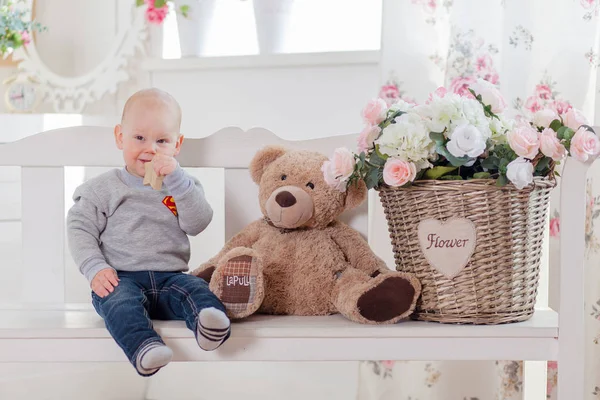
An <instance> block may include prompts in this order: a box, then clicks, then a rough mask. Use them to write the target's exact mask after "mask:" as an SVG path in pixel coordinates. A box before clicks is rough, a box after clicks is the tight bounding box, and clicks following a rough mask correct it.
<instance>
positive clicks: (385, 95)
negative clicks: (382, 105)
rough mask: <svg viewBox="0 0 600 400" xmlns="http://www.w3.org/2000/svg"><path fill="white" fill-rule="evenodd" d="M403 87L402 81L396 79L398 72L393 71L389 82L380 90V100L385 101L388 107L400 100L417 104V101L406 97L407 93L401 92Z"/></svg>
mask: <svg viewBox="0 0 600 400" xmlns="http://www.w3.org/2000/svg"><path fill="white" fill-rule="evenodd" d="M401 86H402V81H399V80H398V79H397V78H396V72H395V71H392V72H390V78H389V79H388V81H387V82H386V83H385V84H384V85H382V86H381V89H379V95H378V97H379V98H380V99H383V100H384V101H385V102H386V104H387V105H388V107H389V106H391V105H392V104H394V103H395V102H397V101H398V100H400V99H401V100H404V101H405V102H407V103H411V104H417V102H416V101H415V99H413V98H412V97H408V96H406V95H405V92H404V91H403V90H400V87H401Z"/></svg>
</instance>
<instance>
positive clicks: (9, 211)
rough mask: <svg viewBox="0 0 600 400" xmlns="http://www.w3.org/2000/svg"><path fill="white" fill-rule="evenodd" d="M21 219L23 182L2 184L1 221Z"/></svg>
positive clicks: (0, 196) (0, 193) (0, 195)
mask: <svg viewBox="0 0 600 400" xmlns="http://www.w3.org/2000/svg"><path fill="white" fill-rule="evenodd" d="M20 219H21V182H0V221H9V220H11V221H15V220H20Z"/></svg>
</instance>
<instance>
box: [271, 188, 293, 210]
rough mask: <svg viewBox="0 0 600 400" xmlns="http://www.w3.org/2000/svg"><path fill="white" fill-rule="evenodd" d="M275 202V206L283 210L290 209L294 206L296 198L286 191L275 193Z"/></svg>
mask: <svg viewBox="0 0 600 400" xmlns="http://www.w3.org/2000/svg"><path fill="white" fill-rule="evenodd" d="M275 201H276V202H277V204H279V205H280V206H281V207H284V208H285V207H291V206H293V205H294V204H296V198H295V197H294V195H293V194H291V193H290V192H286V191H283V192H280V193H277V196H275Z"/></svg>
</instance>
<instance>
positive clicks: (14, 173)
mask: <svg viewBox="0 0 600 400" xmlns="http://www.w3.org/2000/svg"><path fill="white" fill-rule="evenodd" d="M0 182H21V168H20V167H0ZM0 193H2V192H0Z"/></svg>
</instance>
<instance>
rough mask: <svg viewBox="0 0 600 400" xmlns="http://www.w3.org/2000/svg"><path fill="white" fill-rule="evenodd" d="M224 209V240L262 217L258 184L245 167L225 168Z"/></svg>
mask: <svg viewBox="0 0 600 400" xmlns="http://www.w3.org/2000/svg"><path fill="white" fill-rule="evenodd" d="M225 210H226V214H225V238H226V240H229V239H231V237H232V236H234V235H235V234H237V233H238V232H240V231H241V230H242V229H244V228H245V227H246V226H247V225H248V224H250V223H251V222H253V221H255V220H257V219H260V218H262V217H263V215H262V213H261V211H260V205H259V203H258V186H257V185H256V183H254V181H253V180H252V178H250V173H249V172H248V170H247V169H226V170H225Z"/></svg>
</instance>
